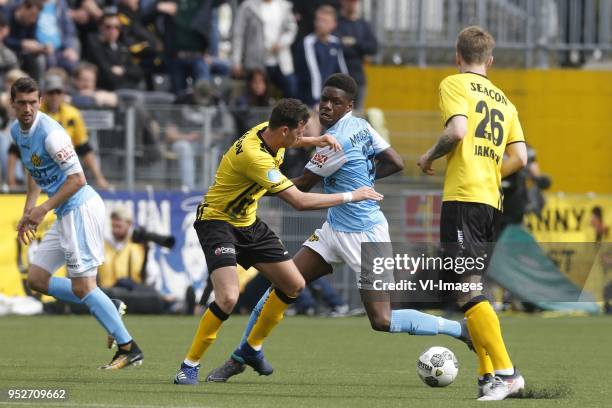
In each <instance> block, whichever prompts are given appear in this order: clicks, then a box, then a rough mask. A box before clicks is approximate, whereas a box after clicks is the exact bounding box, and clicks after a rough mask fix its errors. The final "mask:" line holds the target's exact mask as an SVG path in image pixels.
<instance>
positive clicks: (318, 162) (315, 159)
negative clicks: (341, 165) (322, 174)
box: [310, 153, 329, 168]
mask: <svg viewBox="0 0 612 408" xmlns="http://www.w3.org/2000/svg"><path fill="white" fill-rule="evenodd" d="M328 159H329V157H327V156H326V155H324V154H321V153H315V155H314V156H312V158H311V159H310V162H311V163H312V164H314V165H315V166H317V167H318V168H321V167H323V165H324V164H325V162H326V161H327V160H328Z"/></svg>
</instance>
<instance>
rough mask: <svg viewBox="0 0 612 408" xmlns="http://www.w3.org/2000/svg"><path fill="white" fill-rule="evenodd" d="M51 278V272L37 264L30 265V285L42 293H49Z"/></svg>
mask: <svg viewBox="0 0 612 408" xmlns="http://www.w3.org/2000/svg"><path fill="white" fill-rule="evenodd" d="M50 279H51V275H50V274H49V272H47V271H45V270H44V269H42V268H40V267H38V266H36V265H31V266H30V270H29V271H28V285H29V286H30V288H31V289H33V290H35V291H37V292H41V293H48V291H49V280H50Z"/></svg>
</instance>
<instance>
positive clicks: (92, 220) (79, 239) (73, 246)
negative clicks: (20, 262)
mask: <svg viewBox="0 0 612 408" xmlns="http://www.w3.org/2000/svg"><path fill="white" fill-rule="evenodd" d="M105 220H106V210H105V208H104V201H102V198H100V196H99V195H97V194H96V195H95V196H94V197H92V198H90V199H89V200H87V201H86V202H84V203H83V204H82V205H81V206H80V207H78V208H75V209H73V210H71V211H70V212H68V213H67V214H64V216H63V217H61V218H58V219H57V220H55V222H54V223H53V225H52V226H51V228H50V229H49V231H47V233H46V234H45V236H44V237H43V239H42V241H41V243H40V245H39V246H38V248H37V249H36V252H34V256H33V259H32V262H31V263H32V264H33V265H36V266H40V267H41V268H43V269H44V270H46V271H48V272H49V273H55V271H57V270H58V269H59V268H61V267H62V266H63V265H64V264H66V269H67V270H68V276H69V277H84V276H96V273H97V267H98V266H100V265H101V264H102V263H103V262H104V223H105Z"/></svg>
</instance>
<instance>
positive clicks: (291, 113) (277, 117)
mask: <svg viewBox="0 0 612 408" xmlns="http://www.w3.org/2000/svg"><path fill="white" fill-rule="evenodd" d="M308 119H310V111H309V110H308V106H306V105H304V104H303V103H302V102H301V101H298V100H297V99H292V98H288V99H281V100H280V101H278V103H277V104H276V106H275V107H274V109H272V113H271V114H270V122H269V127H270V129H278V128H279V127H281V126H287V127H289V129H295V128H297V127H298V126H299V125H300V123H302V122H308Z"/></svg>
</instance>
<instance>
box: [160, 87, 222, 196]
mask: <svg viewBox="0 0 612 408" xmlns="http://www.w3.org/2000/svg"><path fill="white" fill-rule="evenodd" d="M176 103H177V104H179V105H183V106H181V108H180V116H178V117H177V115H174V116H173V117H172V118H169V121H168V122H167V123H166V132H165V134H166V142H167V143H168V144H169V145H170V148H171V150H172V152H173V154H174V155H176V157H177V158H178V164H179V170H180V175H181V184H182V187H183V188H188V189H190V190H193V189H194V188H195V187H196V185H195V182H196V172H195V171H196V160H197V158H198V154H199V153H200V152H202V150H203V149H202V143H201V141H202V133H201V131H202V124H203V121H204V120H205V119H204V117H203V115H202V111H201V110H202V107H209V108H213V109H214V111H215V112H214V113H213V117H212V125H213V126H212V127H213V128H214V129H228V128H229V129H232V127H231V126H232V124H233V122H232V121H231V118H229V121H228V119H227V116H228V114H227V109H226V107H225V106H224V103H223V102H222V100H221V95H220V93H219V92H218V90H217V89H214V88H213V87H212V86H211V84H210V83H209V82H208V81H200V82H198V83H197V84H195V86H194V87H193V89H192V90H191V91H190V92H188V93H186V94H184V95H183V96H182V97H181V98H178V99H177V100H176ZM230 131H231V130H230ZM219 136H220V135H213V136H212V138H217V139H219Z"/></svg>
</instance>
